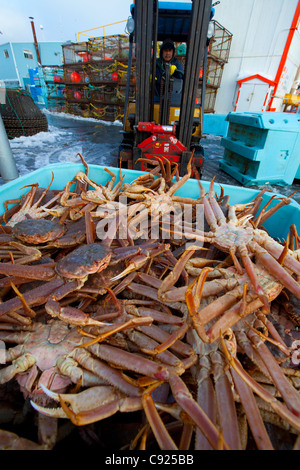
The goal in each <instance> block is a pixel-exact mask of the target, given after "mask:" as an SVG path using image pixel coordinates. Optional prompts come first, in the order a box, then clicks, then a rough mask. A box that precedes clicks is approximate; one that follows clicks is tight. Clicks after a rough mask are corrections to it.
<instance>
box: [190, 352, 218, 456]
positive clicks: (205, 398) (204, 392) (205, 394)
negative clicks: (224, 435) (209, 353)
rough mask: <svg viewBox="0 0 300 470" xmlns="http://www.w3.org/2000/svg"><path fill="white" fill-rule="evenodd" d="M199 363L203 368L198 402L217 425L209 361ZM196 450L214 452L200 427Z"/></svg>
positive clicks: (202, 359) (198, 377)
mask: <svg viewBox="0 0 300 470" xmlns="http://www.w3.org/2000/svg"><path fill="white" fill-rule="evenodd" d="M199 361H200V367H201V368H200V371H199V373H198V374H197V384H198V391H197V402H198V403H199V404H200V403H201V408H202V409H203V411H204V412H205V413H206V414H207V416H208V418H209V419H210V420H211V421H212V422H213V423H215V422H216V413H217V410H216V406H215V389H214V386H213V383H212V379H211V377H210V374H209V367H207V361H208V359H207V358H206V357H205V356H203V357H202V358H200V359H199ZM195 448H196V449H201V450H212V446H211V444H210V443H209V442H208V440H207V438H206V437H205V434H203V432H202V431H200V429H199V428H198V427H197V428H196V443H195Z"/></svg>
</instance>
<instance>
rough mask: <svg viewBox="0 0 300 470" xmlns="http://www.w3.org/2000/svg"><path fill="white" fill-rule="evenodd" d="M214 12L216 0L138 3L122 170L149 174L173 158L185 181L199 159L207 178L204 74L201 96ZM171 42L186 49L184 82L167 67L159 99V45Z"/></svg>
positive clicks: (131, 37)
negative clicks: (132, 89) (132, 93)
mask: <svg viewBox="0 0 300 470" xmlns="http://www.w3.org/2000/svg"><path fill="white" fill-rule="evenodd" d="M212 12H213V8H212V1H211V0H191V1H190V2H179V3H177V2H165V1H158V0H135V3H134V4H132V5H131V17H130V18H129V20H128V23H127V29H128V32H129V57H128V73H127V87H126V97H125V112H124V123H123V130H122V131H121V132H122V134H123V138H122V141H121V144H120V147H119V165H120V166H121V167H123V168H129V169H135V170H142V171H149V170H150V169H151V168H153V162H154V160H155V159H156V160H157V159H158V158H161V159H162V160H165V158H167V159H168V161H169V162H170V163H171V165H174V164H175V165H176V166H177V170H178V174H179V176H183V175H184V174H186V172H187V164H188V162H189V160H190V158H191V156H192V155H193V158H192V167H193V168H195V169H196V170H197V173H198V175H199V176H200V178H201V174H202V167H203V163H204V151H203V147H202V146H201V144H200V140H201V137H202V124H203V106H204V87H205V79H206V74H205V75H204V73H203V76H202V92H201V96H200V100H199V93H198V98H197V90H198V89H199V74H200V68H201V67H203V64H205V54H206V53H207V46H208V38H207V35H208V27H209V23H210V20H211V19H212V15H213V13H212ZM165 39H170V40H172V41H173V42H174V44H179V47H181V48H182V47H184V51H185V52H186V54H185V61H184V75H183V79H179V78H175V77H174V76H172V73H171V72H170V66H169V65H168V64H166V65H165V66H164V73H163V77H162V81H163V85H162V86H160V93H159V98H158V97H157V92H156V93H155V79H156V77H155V71H156V60H157V53H158V50H159V43H161V42H162V41H164V40H165ZM133 48H134V53H135V59H136V83H135V100H131V101H130V100H129V98H128V97H129V86H130V78H131V77H130V75H131V72H130V71H131V68H132V55H133ZM177 50H178V48H177ZM177 58H178V54H177ZM199 101H200V103H199Z"/></svg>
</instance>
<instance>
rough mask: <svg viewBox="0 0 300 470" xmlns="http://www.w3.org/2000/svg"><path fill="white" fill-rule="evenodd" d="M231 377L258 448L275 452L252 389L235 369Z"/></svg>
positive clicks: (232, 370)
mask: <svg viewBox="0 0 300 470" xmlns="http://www.w3.org/2000/svg"><path fill="white" fill-rule="evenodd" d="M231 375H232V378H233V381H234V385H235V387H236V389H237V392H238V394H239V397H240V400H241V402H242V405H243V407H244V410H245V412H246V416H247V420H248V424H249V427H250V429H251V431H252V434H253V438H254V440H255V442H256V445H257V448H258V449H259V450H273V446H272V443H271V441H270V438H269V435H268V433H267V431H266V428H265V426H264V423H263V420H262V417H261V414H260V412H259V409H258V407H257V404H256V401H255V398H254V395H253V392H252V390H251V388H250V387H249V386H248V385H247V384H246V383H245V382H244V380H242V378H241V377H240V376H239V374H238V373H237V372H236V371H235V370H234V369H233V368H232V369H231Z"/></svg>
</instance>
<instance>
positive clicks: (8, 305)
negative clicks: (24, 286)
mask: <svg viewBox="0 0 300 470" xmlns="http://www.w3.org/2000/svg"><path fill="white" fill-rule="evenodd" d="M63 285H64V281H63V280H62V279H55V280H54V281H49V282H47V283H46V284H44V285H43V286H40V287H37V288H35V289H32V291H31V292H25V294H24V295H23V298H24V300H25V302H26V303H27V305H28V306H33V305H34V306H36V305H41V304H42V303H44V302H45V298H47V297H48V296H49V295H50V294H51V293H53V292H54V291H55V290H56V289H58V288H59V287H61V286H63ZM73 290H74V289H73ZM22 307H23V304H22V301H21V300H20V299H19V298H18V297H15V298H13V299H9V300H7V301H6V302H3V303H2V304H0V317H1V316H2V315H5V314H7V313H10V312H11V311H16V310H19V309H20V308H22Z"/></svg>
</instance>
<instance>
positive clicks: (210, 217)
mask: <svg viewBox="0 0 300 470" xmlns="http://www.w3.org/2000/svg"><path fill="white" fill-rule="evenodd" d="M198 183H199V186H200V190H201V200H202V202H203V205H204V214H205V218H206V220H207V223H208V225H209V226H210V228H211V230H213V231H214V230H216V229H217V228H218V223H217V218H216V216H215V214H214V211H213V209H212V207H211V205H210V202H209V201H208V200H207V199H206V197H205V189H204V188H203V186H202V184H201V183H200V181H198ZM185 235H186V236H187V234H186V233H185Z"/></svg>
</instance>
